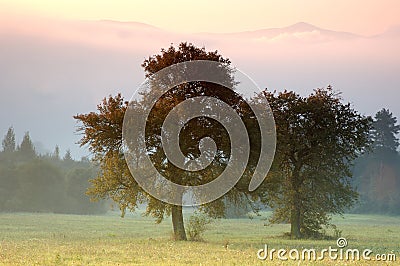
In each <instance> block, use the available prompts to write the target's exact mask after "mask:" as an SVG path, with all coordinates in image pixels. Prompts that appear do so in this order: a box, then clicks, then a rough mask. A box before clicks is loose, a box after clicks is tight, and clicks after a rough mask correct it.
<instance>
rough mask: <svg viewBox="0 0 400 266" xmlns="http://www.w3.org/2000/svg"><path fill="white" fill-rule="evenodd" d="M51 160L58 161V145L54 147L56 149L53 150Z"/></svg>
mask: <svg viewBox="0 0 400 266" xmlns="http://www.w3.org/2000/svg"><path fill="white" fill-rule="evenodd" d="M53 158H54V159H56V160H59V159H60V148H59V147H58V145H56V147H55V148H54V153H53Z"/></svg>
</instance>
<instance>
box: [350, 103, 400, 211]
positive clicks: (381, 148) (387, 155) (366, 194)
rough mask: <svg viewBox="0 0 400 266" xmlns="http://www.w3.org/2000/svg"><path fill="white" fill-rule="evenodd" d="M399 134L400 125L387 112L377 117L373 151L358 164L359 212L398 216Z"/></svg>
mask: <svg viewBox="0 0 400 266" xmlns="http://www.w3.org/2000/svg"><path fill="white" fill-rule="evenodd" d="M399 131H400V125H398V124H397V119H396V117H393V115H392V113H391V112H390V111H389V110H388V109H382V110H380V111H378V112H377V113H376V115H375V118H374V121H373V128H372V130H371V132H370V139H371V141H372V149H371V151H370V152H369V153H368V154H365V155H363V156H362V157H361V158H360V159H359V160H358V161H357V164H356V167H355V169H354V173H355V176H356V180H355V185H357V187H358V190H359V192H360V199H361V200H360V204H359V206H357V208H356V209H355V210H356V211H361V212H373V213H384V214H388V213H389V214H394V213H399V208H398V206H399V205H400V194H399V193H398V191H399V187H400V171H399V168H398V165H399V160H400V156H399V154H398V152H397V149H398V147H399V140H398V139H397V138H396V135H397V134H398V133H399Z"/></svg>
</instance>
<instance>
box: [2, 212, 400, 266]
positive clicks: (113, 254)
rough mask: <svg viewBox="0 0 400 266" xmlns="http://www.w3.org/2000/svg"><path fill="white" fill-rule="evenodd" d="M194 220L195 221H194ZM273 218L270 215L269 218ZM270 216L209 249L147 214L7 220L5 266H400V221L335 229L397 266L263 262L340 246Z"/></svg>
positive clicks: (373, 219)
mask: <svg viewBox="0 0 400 266" xmlns="http://www.w3.org/2000/svg"><path fill="white" fill-rule="evenodd" d="M187 215H188V214H187ZM266 215H268V214H267V213H264V214H263V216H264V218H265V216H266ZM262 218H263V217H257V218H254V219H252V220H250V219H229V220H219V221H216V222H214V223H213V224H212V226H211V228H210V230H209V231H207V232H206V234H205V236H204V238H205V241H204V242H189V241H188V242H174V241H172V240H171V228H172V227H171V223H170V221H169V219H168V220H166V221H165V222H162V223H161V224H158V225H157V224H155V223H154V220H152V219H151V218H146V217H142V216H141V215H140V214H133V215H128V216H127V217H125V218H123V219H122V218H120V217H119V216H118V214H117V213H112V214H109V215H104V216H80V215H57V214H25V213H21V214H0V265H287V264H289V265H298V264H300V265H326V264H328V265H338V264H340V265H366V264H368V265H375V264H378V265H400V217H388V216H374V215H345V218H344V219H342V218H340V217H335V218H334V222H335V223H336V224H337V225H338V227H339V229H340V230H342V236H343V237H345V238H346V239H347V241H348V246H347V248H352V249H354V248H358V249H360V250H361V251H362V250H364V249H366V248H368V249H371V250H372V251H373V253H372V255H371V257H372V258H373V259H374V256H375V255H376V254H391V253H394V254H395V255H396V261H395V262H384V263H382V262H377V261H369V262H367V261H363V260H361V261H345V260H342V261H338V260H336V261H334V260H330V259H329V258H328V259H324V260H323V261H308V260H306V261H302V262H301V263H299V262H298V261H293V260H290V259H289V260H288V261H286V262H282V261H280V260H278V259H277V258H275V259H274V260H273V261H270V260H268V259H267V260H265V261H261V260H259V259H258V258H257V251H258V250H259V249H261V248H263V247H264V245H265V244H268V247H269V248H275V249H280V248H284V249H286V250H290V249H293V248H297V249H299V250H302V249H304V248H315V249H316V250H321V249H324V248H328V247H329V246H332V248H337V246H336V241H335V240H289V239H285V237H283V236H282V235H283V233H284V232H287V231H288V230H289V226H288V225H274V226H264V223H265V221H264V220H262Z"/></svg>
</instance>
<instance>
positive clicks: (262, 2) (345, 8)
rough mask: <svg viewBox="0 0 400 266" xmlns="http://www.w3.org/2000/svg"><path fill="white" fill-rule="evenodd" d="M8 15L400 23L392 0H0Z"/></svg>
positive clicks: (167, 25)
mask: <svg viewBox="0 0 400 266" xmlns="http://www.w3.org/2000/svg"><path fill="white" fill-rule="evenodd" d="M0 7H1V8H0V10H2V11H1V12H2V13H7V14H8V15H10V16H31V15H36V16H45V17H52V18H66V19H80V20H100V19H110V20H118V21H138V22H143V23H147V24H151V25H154V26H157V27H160V28H163V29H167V30H171V31H179V32H191V33H194V32H219V33H220V32H237V31H245V30H255V29H262V28H271V27H284V26H287V25H291V24H294V23H297V22H300V21H305V22H308V23H311V24H314V25H318V26H320V27H322V28H329V29H331V30H336V31H349V32H353V33H358V34H361V35H367V36H369V35H374V34H378V33H381V32H382V31H385V30H387V29H388V28H389V27H390V26H392V25H399V24H400V16H399V12H400V2H399V1H397V0H381V1H377V0H351V1H348V0H322V1H315V0H302V1H295V0H279V1H276V0H253V1H241V0H220V1H215V0H202V1H186V0H168V1H162V0H160V1H154V0H152V1H148V0H114V1H106V0H85V1H80V0H37V1H33V0H12V1H10V0H8V1H6V0H0Z"/></svg>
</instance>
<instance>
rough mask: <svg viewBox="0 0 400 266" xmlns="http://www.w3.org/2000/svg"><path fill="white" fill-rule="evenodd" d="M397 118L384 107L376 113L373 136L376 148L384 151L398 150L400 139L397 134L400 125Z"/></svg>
mask: <svg viewBox="0 0 400 266" xmlns="http://www.w3.org/2000/svg"><path fill="white" fill-rule="evenodd" d="M396 123H397V118H396V117H393V114H392V113H391V112H390V111H389V110H388V109H385V108H383V109H382V110H380V111H379V112H377V113H376V115H375V119H374V122H373V130H372V134H371V138H372V140H373V142H374V148H375V149H377V150H380V151H383V152H396V151H397V148H398V147H399V139H398V138H396V135H397V134H398V133H399V131H400V125H396Z"/></svg>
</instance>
